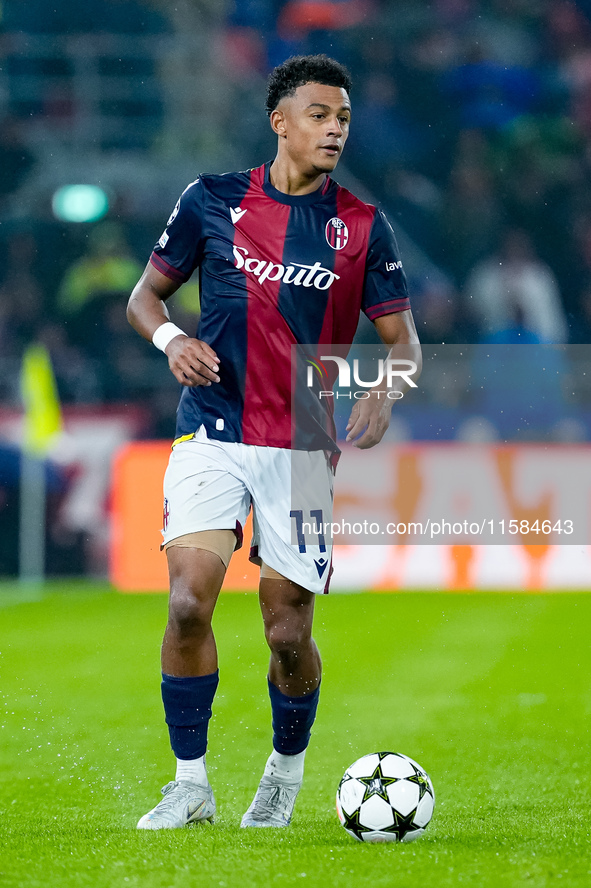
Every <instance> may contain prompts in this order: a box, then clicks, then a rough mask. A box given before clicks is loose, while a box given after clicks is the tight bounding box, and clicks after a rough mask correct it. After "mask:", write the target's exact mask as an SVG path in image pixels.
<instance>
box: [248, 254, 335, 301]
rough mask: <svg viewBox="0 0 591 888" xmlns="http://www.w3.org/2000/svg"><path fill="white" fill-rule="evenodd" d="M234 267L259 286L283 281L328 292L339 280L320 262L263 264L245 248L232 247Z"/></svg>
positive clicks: (263, 261) (262, 260)
mask: <svg viewBox="0 0 591 888" xmlns="http://www.w3.org/2000/svg"><path fill="white" fill-rule="evenodd" d="M232 249H233V252H234V259H235V263H234V264H235V266H236V268H243V269H244V271H247V272H248V273H249V274H253V275H254V276H255V277H256V278H258V281H259V283H260V284H262V283H264V282H265V281H279V280H281V281H283V283H285V284H293V285H294V286H295V287H315V288H316V289H317V290H328V289H329V287H330V286H331V285H332V284H333V283H334V282H335V281H338V280H340V275H338V274H335V273H334V271H331V270H330V269H329V268H324V267H323V266H322V265H321V264H320V262H315V263H314V265H303V264H302V263H301V262H292V263H291V264H290V265H281V263H279V262H265V260H264V259H255V258H254V257H251V256H250V255H249V253H248V250H247V249H246V248H245V247H233V248H232Z"/></svg>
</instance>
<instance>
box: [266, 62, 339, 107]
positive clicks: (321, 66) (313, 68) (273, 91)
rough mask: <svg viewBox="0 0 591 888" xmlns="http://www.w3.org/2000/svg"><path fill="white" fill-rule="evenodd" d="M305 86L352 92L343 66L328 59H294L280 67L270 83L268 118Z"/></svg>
mask: <svg viewBox="0 0 591 888" xmlns="http://www.w3.org/2000/svg"><path fill="white" fill-rule="evenodd" d="M305 83H322V84H324V85H325V86H340V87H342V89H346V90H347V92H350V90H351V75H350V74H349V71H348V70H347V68H345V66H344V65H341V63H340V62H337V61H335V59H331V58H329V56H327V55H309V56H293V57H292V58H291V59H287V61H285V62H283V64H282V65H278V66H277V67H276V68H275V69H274V70H273V71H271V74H270V75H269V80H268V82H267V102H266V105H265V108H266V111H267V114H268V115H271V112H273V111H274V110H275V108H276V107H277V105H278V104H279V102H280V101H281V99H282V98H284V96H292V95H293V94H294V93H295V91H296V89H297V88H298V86H303V85H304V84H305Z"/></svg>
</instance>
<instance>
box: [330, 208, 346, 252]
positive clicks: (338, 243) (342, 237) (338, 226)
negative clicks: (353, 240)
mask: <svg viewBox="0 0 591 888" xmlns="http://www.w3.org/2000/svg"><path fill="white" fill-rule="evenodd" d="M325 234H326V242H327V244H328V246H329V247H332V248H333V250H342V249H343V248H344V247H346V246H347V241H348V240H349V230H348V228H347V226H346V225H345V223H344V222H343V220H342V219H339V217H338V216H333V217H332V219H329V220H328V222H327V223H326V228H325Z"/></svg>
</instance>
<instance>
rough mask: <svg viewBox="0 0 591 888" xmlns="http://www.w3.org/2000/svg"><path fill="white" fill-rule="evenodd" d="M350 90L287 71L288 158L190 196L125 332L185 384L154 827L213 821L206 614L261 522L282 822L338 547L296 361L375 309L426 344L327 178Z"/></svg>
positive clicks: (389, 247) (149, 824) (386, 322)
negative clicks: (168, 753) (300, 439)
mask: <svg viewBox="0 0 591 888" xmlns="http://www.w3.org/2000/svg"><path fill="white" fill-rule="evenodd" d="M350 86H351V81H350V76H349V73H348V71H347V69H346V68H344V67H343V66H342V65H340V64H339V63H338V62H336V61H334V60H332V59H330V58H327V57H326V56H304V57H297V58H291V59H289V60H288V61H286V62H285V63H284V64H282V65H280V66H279V67H277V68H276V69H275V70H274V71H273V72H272V74H271V76H270V78H269V83H268V92H267V112H268V114H269V117H270V122H271V126H272V128H273V130H274V132H275V133H276V134H277V140H278V149H277V155H276V157H275V159H274V161H273V162H272V163H266V164H264V165H263V166H260V167H258V168H257V169H252V170H248V171H246V172H240V173H228V174H225V175H204V176H201V177H200V178H199V179H197V180H196V181H195V182H193V183H192V184H191V185H189V186H188V187H187V188H186V189H185V191H184V192H183V194H182V196H181V198H180V199H179V201H178V203H177V205H176V207H175V208H174V210H173V212H172V215H171V217H170V219H169V220H168V225H167V227H166V230H165V232H164V233H163V235H162V237H161V238H160V240H159V241H158V244H157V245H156V247H155V248H154V252H153V253H152V256H151V258H150V262H149V263H148V265H147V267H146V270H145V271H144V274H143V275H142V277H141V279H140V281H139V283H138V284H137V286H136V287H135V289H134V291H133V293H132V296H131V298H130V301H129V306H128V318H129V320H130V323H131V324H132V325H133V327H134V328H135V329H136V330H137V331H138V332H139V333H140V334H141V335H142V336H143V337H144V338H146V339H148V340H151V341H152V342H153V343H154V345H155V346H156V347H157V348H160V349H161V350H162V351H164V352H165V353H166V355H167V357H168V363H169V367H170V370H171V371H172V373H173V374H174V376H175V377H176V379H177V380H178V381H179V382H180V383H181V385H182V386H183V388H182V393H181V397H180V403H179V407H178V420H177V429H176V439H175V442H174V444H173V450H172V454H171V457H170V462H169V466H168V469H167V471H166V475H165V480H164V497H165V499H164V504H165V505H164V529H163V537H164V542H163V546H164V547H165V549H166V555H167V558H168V567H169V574H170V603H169V618H168V624H167V626H166V631H165V635H164V641H163V645H162V698H163V702H164V711H165V718H166V723H167V725H168V729H169V733H170V741H171V746H172V750H173V752H174V754H175V756H176V760H177V765H176V775H175V779H174V780H173V781H171V782H170V783H169V784H168V785H167V786H165V787H164V789H163V790H162V792H163V794H164V798H163V799H162V800H161V801H160V803H159V804H157V805H156V807H155V808H154V809H153V810H152V811H150V812H149V813H148V814H146V815H144V816H143V817H142V818H141V819H140V821H139V823H138V828H139V829H162V828H175V827H181V826H184V825H185V824H187V823H191V822H195V821H200V820H212V819H213V816H214V813H215V801H214V796H213V792H212V788H211V786H210V784H209V781H208V778H207V772H206V765H205V751H206V746H207V728H208V722H209V719H210V716H211V707H212V703H213V700H214V695H215V692H216V688H217V686H218V660H217V652H216V645H215V639H214V636H213V633H212V628H211V618H212V614H213V611H214V608H215V604H216V600H217V597H218V594H219V591H220V587H221V585H222V581H223V579H224V574H225V571H226V568H227V566H228V563H229V560H230V557H231V555H232V552H233V551H234V549H236V548H238V547H239V546H240V545H241V543H242V529H243V527H244V523H245V521H246V518H247V515H248V513H249V510H250V509H251V508H252V510H253V526H254V531H253V540H252V547H251V556H250V557H251V560H253V561H255V562H256V563H257V564H259V565H260V566H261V573H260V587H259V599H260V607H261V611H262V617H263V622H264V631H265V637H266V640H267V642H268V645H269V648H270V651H271V659H270V666H269V674H268V689H269V695H270V699H271V710H272V726H273V750H272V752H271V755H270V757H269V759H268V761H267V764H266V766H265V769H264V773H263V776H262V779H261V781H260V785H259V787H258V790H257V792H256V795H255V797H254V801H253V803H252V804H251V806H250V807H249V809H248V811H247V812H246V814H245V815H244V817H243V818H242V826H243V827H283V826H287V825H288V824H289V822H290V820H291V816H292V811H293V807H294V804H295V800H296V796H297V794H298V791H299V789H300V786H301V783H302V777H303V769H304V757H305V754H306V748H307V746H308V741H309V739H310V731H311V728H312V725H313V722H314V719H315V716H316V707H317V704H318V696H319V686H320V676H321V661H320V656H319V653H318V649H317V647H316V644H315V643H314V640H313V638H312V617H313V611H314V596H315V594H316V593H319V592H320V593H321V592H326V591H328V580H329V576H330V572H331V567H330V559H331V551H330V550H331V546H330V541H329V540H327V539H326V538H325V537H324V536H323V535H322V533H321V532H318V533H317V534H315V536H313V537H311V536H310V534H308V536H306V533H305V531H304V529H303V528H304V525H303V520H302V519H303V518H304V517H305V518H307V517H308V515H309V514H310V513H311V517H312V518H313V519H314V518H316V519H321V521H328V522H330V520H331V518H330V509H331V501H332V474H333V471H332V465H333V464H334V460H333V459H332V458H331V457H332V454H333V453H334V452H335V451H336V450H337V448H336V444H334V440H332V438H333V437H334V435H332V436H331V434H330V433H327V432H326V430H323V429H322V428H321V426H322V422H321V421H319V422H318V423H317V424H316V425H314V424H312V425H313V430H312V432H311V433H310V434H308V431H309V430H306V429H305V430H304V437H305V438H306V435H307V438H306V441H307V443H306V444H305V445H303V446H302V447H301V449H298V448H297V447H294V437H293V429H292V409H291V405H292V401H291V394H292V392H291V347H292V346H293V345H297V344H308V345H312V346H314V347H316V346H324V345H326V344H331V343H337V344H343V345H347V346H348V345H350V343H351V342H352V340H353V337H354V334H355V330H356V327H357V323H358V320H359V313H360V310H363V311H364V312H365V314H366V315H367V316H368V317H369V319H370V320H372V321H373V322H374V323H375V326H376V328H377V330H378V333H379V334H380V336H381V338H382V340H383V341H384V342H385V343H386V344H388V345H395V344H407V345H411V346H412V345H414V344H415V343H417V342H418V340H417V335H416V330H415V327H414V323H413V320H412V316H411V312H410V307H409V301H408V295H407V290H406V283H405V277H404V273H403V271H402V268H401V263H400V260H399V257H398V252H397V246H396V242H395V238H394V235H393V232H392V229H391V227H390V225H389V224H388V222H387V221H386V219H385V217H384V215H383V214H382V213H381V212H380V211H379V210H377V209H376V208H375V207H373V206H370V205H367V204H365V203H362V202H361V201H360V200H358V199H357V198H356V197H354V196H353V195H352V194H351V193H350V192H348V191H346V190H345V189H344V188H341V187H340V186H339V185H338V184H337V183H336V182H334V181H333V180H332V179H331V178H330V175H329V174H330V173H331V172H332V171H333V170H334V168H335V167H336V165H337V162H338V160H339V157H340V156H341V152H342V151H343V148H344V146H345V142H346V141H347V135H348V132H349V124H350V121H351V104H350V100H349V91H350ZM235 125H236V126H237V127H240V125H241V124H240V120H239V119H238V118H237V120H236V122H235ZM195 268H199V274H200V284H201V317H200V321H199V328H198V331H197V335H196V338H192V337H189V336H187V335H185V333H183V331H182V330H180V329H179V328H178V327H176V326H175V325H174V324H172V323H171V322H170V320H169V315H168V312H167V309H166V305H165V303H166V300H167V299H168V298H169V297H170V296H172V294H173V293H174V292H175V291H176V290H177V289H178V287H179V286H180V285H181V284H182V283H183V282H184V281H186V280H187V279H188V278H189V276H190V275H191V273H192V272H193V270H194V269H195ZM322 351H323V349H322V348H320V350H319V351H318V354H321V353H322ZM381 394H382V395H383V392H382V393H381ZM379 395H380V393H379V392H376V391H374V390H372V392H371V397H369V398H368V399H366V400H360V401H357V402H356V403H355V406H354V408H353V410H352V413H351V418H350V420H349V424H348V427H347V429H348V440H355V445H356V446H357V447H361V448H367V447H373V446H374V445H375V444H377V443H378V442H379V441H380V440H381V438H382V436H383V435H384V432H385V430H386V428H387V426H388V422H389V418H390V410H391V406H392V404H393V401H392V400H388V399H387V398H385V397H380V396H379ZM310 435H311V437H310ZM296 437H297V433H296ZM296 444H297V441H296ZM296 455H297V457H298V460H300V459H301V462H298V473H299V475H300V476H301V477H303V476H305V477H306V479H307V480H308V482H309V483H306V484H304V485H302V491H300V492H299V493H297V494H295V495H296V496H301V498H302V499H301V501H300V502H296V503H295V505H297V506H301V508H294V500H293V495H292V490H291V488H292V483H291V481H292V477H291V469H292V457H293V458H295V456H296ZM298 522H299V524H298ZM294 523H295V525H297V543H294V544H292V539H291V535H292V532H293V531H294V529H295V528H294Z"/></svg>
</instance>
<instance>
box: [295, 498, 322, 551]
mask: <svg viewBox="0 0 591 888" xmlns="http://www.w3.org/2000/svg"><path fill="white" fill-rule="evenodd" d="M289 517H290V518H295V525H296V534H297V538H298V547H299V550H300V552H305V551H306V536H305V533H304V510H303V509H292V510H291V512H290V513H289ZM310 519H311V520H310V522H306V526H307V528H310V531H311V532H312V533H315V534H316V535H317V536H318V548H319V549H320V551H321V552H326V541H325V539H324V533H323V531H324V524H323V522H322V509H311V510H310Z"/></svg>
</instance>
